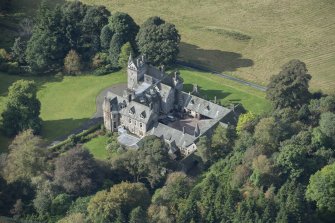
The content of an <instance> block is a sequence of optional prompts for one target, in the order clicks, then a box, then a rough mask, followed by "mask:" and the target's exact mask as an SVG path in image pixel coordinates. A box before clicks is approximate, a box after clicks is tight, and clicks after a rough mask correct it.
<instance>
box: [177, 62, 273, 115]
mask: <svg viewBox="0 0 335 223" xmlns="http://www.w3.org/2000/svg"><path fill="white" fill-rule="evenodd" d="M179 70H180V73H181V76H182V77H183V79H184V90H185V91H192V89H193V84H197V85H198V86H199V88H200V94H201V95H202V96H204V97H205V96H206V97H207V99H209V100H213V99H214V97H215V96H216V98H217V100H220V101H221V103H222V105H225V106H229V105H231V104H236V103H241V104H242V105H243V107H244V108H245V109H246V110H248V111H251V112H253V113H255V114H261V113H263V112H266V111H269V110H270V109H271V105H270V103H269V102H268V101H267V100H265V93H264V92H261V91H259V90H256V89H253V88H250V87H248V86H245V85H242V84H239V83H236V82H234V81H231V80H227V79H224V78H221V77H218V76H215V75H213V74H210V73H206V72H200V71H195V70H192V69H186V68H180V69H179Z"/></svg>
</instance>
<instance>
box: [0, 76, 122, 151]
mask: <svg viewBox="0 0 335 223" xmlns="http://www.w3.org/2000/svg"><path fill="white" fill-rule="evenodd" d="M18 79H29V80H34V81H35V82H36V83H37V84H38V86H39V91H38V93H37V97H38V99H39V100H40V101H41V115H40V117H41V118H42V120H43V123H42V137H43V138H45V139H46V140H47V141H48V142H50V141H52V140H53V139H55V138H56V137H57V136H61V135H64V134H67V133H69V132H71V131H72V130H73V129H75V128H77V127H79V126H80V125H81V124H82V123H83V122H84V121H86V120H88V119H89V118H90V117H91V116H92V115H93V114H94V112H95V110H96V105H95V99H96V96H97V95H98V94H99V92H100V91H102V90H103V89H105V88H107V87H109V86H111V85H113V84H117V83H123V82H125V81H126V75H125V74H124V72H123V71H120V72H117V73H112V74H109V75H105V76H93V75H83V76H76V77H72V76H65V77H64V78H59V79H58V78H54V77H50V76H49V77H22V76H16V75H7V74H4V73H0V113H1V112H2V111H3V109H4V103H5V99H6V95H7V93H8V92H7V89H8V87H9V86H10V85H11V84H12V83H13V82H14V81H16V80H18ZM8 143H9V139H6V138H4V137H0V150H2V151H4V150H5V149H1V148H7V145H8Z"/></svg>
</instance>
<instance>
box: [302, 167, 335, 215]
mask: <svg viewBox="0 0 335 223" xmlns="http://www.w3.org/2000/svg"><path fill="white" fill-rule="evenodd" d="M306 198H307V199H308V200H310V201H315V202H316V205H317V207H318V208H319V209H320V210H326V211H329V212H332V213H333V214H334V213H335V163H333V164H331V165H327V166H325V167H323V168H322V169H321V170H319V171H317V172H316V173H315V174H313V175H312V176H311V178H310V180H309V184H308V187H307V191H306Z"/></svg>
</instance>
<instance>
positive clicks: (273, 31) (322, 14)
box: [82, 0, 335, 92]
mask: <svg viewBox="0 0 335 223" xmlns="http://www.w3.org/2000/svg"><path fill="white" fill-rule="evenodd" d="M82 1H83V2H85V3H89V4H103V5H106V6H107V7H108V9H110V10H111V11H112V12H113V11H122V12H127V13H129V14H130V15H131V16H132V17H134V19H135V20H136V22H137V23H139V24H141V23H142V22H143V21H144V20H145V19H147V18H148V17H150V16H153V15H158V16H161V17H162V18H164V19H165V20H167V21H169V22H172V23H174V24H176V26H177V28H178V30H179V31H180V34H181V36H182V45H181V53H180V57H181V58H182V59H184V60H187V61H191V62H195V63H200V64H203V65H207V66H209V67H210V68H213V69H215V70H218V71H222V72H226V73H230V74H232V75H234V76H238V77H240V78H243V79H246V80H250V81H253V82H257V83H260V84H267V83H268V80H269V77H270V76H271V75H273V74H277V73H278V71H279V69H280V67H281V66H282V65H283V64H284V63H286V62H287V61H288V60H290V59H293V58H296V59H300V60H302V61H304V62H305V63H306V64H307V66H308V69H309V71H310V73H311V74H312V76H313V79H312V81H311V87H312V89H313V90H317V89H322V90H323V91H327V92H332V91H334V88H335V74H334V70H335V53H334V52H335V16H334V15H335V1H334V0H295V1H292V0H281V1H278V0H224V1H223V0H155V1H153V0H82Z"/></svg>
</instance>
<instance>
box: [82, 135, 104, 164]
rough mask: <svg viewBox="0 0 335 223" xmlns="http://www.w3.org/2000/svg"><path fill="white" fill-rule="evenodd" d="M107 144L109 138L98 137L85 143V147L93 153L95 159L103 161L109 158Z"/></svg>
mask: <svg viewBox="0 0 335 223" xmlns="http://www.w3.org/2000/svg"><path fill="white" fill-rule="evenodd" d="M107 142H108V137H107V136H98V137H96V138H94V139H91V140H90V141H88V142H87V143H85V144H84V147H85V148H87V149H88V150H89V151H90V152H91V153H92V155H93V156H94V158H96V159H102V160H103V159H106V158H107V150H106V145H107Z"/></svg>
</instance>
